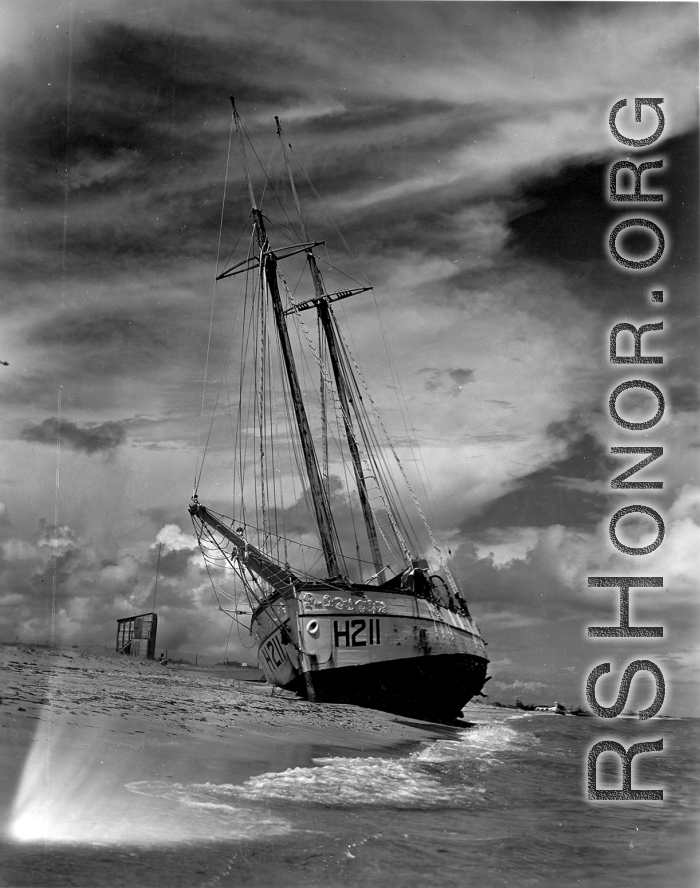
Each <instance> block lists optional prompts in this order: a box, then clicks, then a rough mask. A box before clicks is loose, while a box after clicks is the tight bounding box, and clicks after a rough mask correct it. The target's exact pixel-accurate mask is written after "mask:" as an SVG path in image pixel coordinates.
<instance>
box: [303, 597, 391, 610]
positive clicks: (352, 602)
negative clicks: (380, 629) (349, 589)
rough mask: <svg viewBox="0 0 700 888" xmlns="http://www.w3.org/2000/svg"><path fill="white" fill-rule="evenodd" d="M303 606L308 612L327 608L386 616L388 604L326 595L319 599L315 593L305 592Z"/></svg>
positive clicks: (365, 599)
mask: <svg viewBox="0 0 700 888" xmlns="http://www.w3.org/2000/svg"><path fill="white" fill-rule="evenodd" d="M301 601H302V604H303V605H304V607H305V608H307V609H308V610H314V609H316V608H320V607H325V608H333V609H335V610H345V611H348V612H352V611H355V612H356V613H359V614H385V613H386V604H385V603H384V602H383V601H371V600H370V599H369V598H356V599H355V598H340V597H339V596H336V597H335V598H331V596H330V595H324V596H323V598H321V599H318V598H317V597H316V596H315V595H314V594H313V593H311V592H305V593H304V595H302V597H301Z"/></svg>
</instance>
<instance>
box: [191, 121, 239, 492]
mask: <svg viewBox="0 0 700 888" xmlns="http://www.w3.org/2000/svg"><path fill="white" fill-rule="evenodd" d="M232 139H233V112H232V113H231V126H230V128H229V134H228V153H227V155H226V173H225V175H224V193H223V195H222V198H221V215H220V219H219V240H218V243H217V246H216V272H215V274H214V289H213V292H212V297H211V313H210V315H209V336H208V337H207V355H206V359H205V361H204V381H203V384H202V406H201V409H200V412H199V430H198V432H197V451H196V457H195V465H194V484H193V488H194V493H197V488H198V486H199V479H200V478H201V475H202V471H201V469H200V470H199V474H198V473H197V468H198V462H199V448H200V445H201V440H202V420H203V418H204V398H205V394H206V390H207V373H208V371H209V351H210V348H211V334H212V330H213V328H214V305H215V304H216V294H217V280H216V278H217V277H218V276H219V257H220V255H221V238H222V236H223V230H224V208H225V206H226V187H227V185H228V170H229V163H230V160H231V141H232ZM210 431H211V430H210ZM203 464H204V455H202V465H203Z"/></svg>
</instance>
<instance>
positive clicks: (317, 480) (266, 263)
mask: <svg viewBox="0 0 700 888" xmlns="http://www.w3.org/2000/svg"><path fill="white" fill-rule="evenodd" d="M231 105H232V106H233V119H234V123H235V125H236V132H237V133H238V139H239V144H240V149H241V157H242V159H243V169H244V172H245V177H246V182H247V184H248V195H249V197H250V203H251V207H252V214H253V221H254V224H255V232H256V236H257V240H258V247H259V249H260V269H261V271H262V272H263V274H264V276H265V281H266V284H267V289H268V291H269V293H270V299H271V300H272V309H273V312H274V317H275V324H276V326H277V332H278V334H279V339H280V347H281V350H282V358H283V361H284V367H285V370H286V373H287V379H288V381H289V389H290V394H291V399H292V404H293V406H294V415H295V418H296V422H297V428H298V429H299V437H300V439H301V449H302V452H303V455H304V463H305V465H306V472H307V475H308V478H309V486H310V489H311V499H312V502H313V504H314V512H315V514H316V523H317V524H318V530H319V536H320V538H321V548H322V549H323V555H324V558H325V562H326V570H327V571H328V576H329V577H338V576H341V569H340V562H339V557H338V552H337V548H336V544H335V539H336V534H335V528H334V526H333V519H332V517H331V513H330V508H329V503H328V498H327V496H326V494H325V491H324V488H323V483H322V481H321V475H320V473H319V469H318V462H317V459H316V450H315V448H314V443H313V439H312V437H311V429H310V428H309V421H308V418H307V416H306V410H305V408H304V402H303V399H302V394H301V386H300V385H299V377H298V375H297V370H296V365H295V363H294V355H293V353H292V345H291V342H290V339H289V331H288V330H287V322H286V320H285V313H284V307H283V305H282V299H281V297H280V292H279V286H278V284H277V257H276V256H275V254H274V253H273V252H272V249H271V247H270V242H269V240H268V238H267V233H266V231H265V222H264V219H263V215H262V213H261V211H260V209H259V208H258V206H257V204H256V202H255V195H254V193H253V185H252V182H251V178H250V173H249V171H248V164H247V161H246V156H245V145H244V143H243V132H242V130H241V127H240V125H239V117H238V112H237V111H236V105H235V102H234V100H233V97H232V98H231Z"/></svg>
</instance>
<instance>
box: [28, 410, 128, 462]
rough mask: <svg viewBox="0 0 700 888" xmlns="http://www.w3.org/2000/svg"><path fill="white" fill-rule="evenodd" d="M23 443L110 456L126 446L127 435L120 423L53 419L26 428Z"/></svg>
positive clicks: (53, 417)
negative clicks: (27, 442)
mask: <svg viewBox="0 0 700 888" xmlns="http://www.w3.org/2000/svg"><path fill="white" fill-rule="evenodd" d="M21 437H22V440H23V441H31V442H32V443H36V444H50V445H51V446H53V447H55V446H56V445H57V443H59V442H60V444H61V446H65V447H70V448H71V449H72V450H79V451H82V452H83V453H88V454H93V453H109V452H111V451H113V450H115V449H116V448H117V447H119V445H120V444H123V443H124V441H125V439H126V432H125V431H124V427H123V425H122V424H121V423H118V422H92V423H83V424H82V425H79V424H77V423H74V422H70V421H69V420H67V419H58V417H55V416H52V417H50V418H49V419H45V420H44V421H43V422H42V423H40V424H39V425H28V426H26V427H25V428H24V429H22V432H21Z"/></svg>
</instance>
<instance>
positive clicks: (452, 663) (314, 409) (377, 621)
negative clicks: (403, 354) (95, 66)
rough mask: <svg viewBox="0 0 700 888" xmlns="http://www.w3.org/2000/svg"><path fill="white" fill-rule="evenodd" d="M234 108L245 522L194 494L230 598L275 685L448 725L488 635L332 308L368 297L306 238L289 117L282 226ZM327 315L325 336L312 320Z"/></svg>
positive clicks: (237, 467) (234, 415) (236, 424)
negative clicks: (240, 212) (245, 204)
mask: <svg viewBox="0 0 700 888" xmlns="http://www.w3.org/2000/svg"><path fill="white" fill-rule="evenodd" d="M231 101H232V106H233V115H232V132H233V129H234V128H235V131H236V134H237V139H238V143H239V147H240V154H241V161H242V168H243V173H244V176H245V181H246V183H247V190H248V197H249V199H250V204H251V217H252V226H251V228H252V233H251V238H250V244H249V249H248V255H247V258H245V259H243V260H242V261H239V262H237V263H235V264H233V265H230V266H229V267H227V268H225V269H224V270H223V271H220V272H219V271H218V270H217V280H218V281H223V280H226V279H228V278H235V277H239V276H240V277H239V281H243V282H244V283H242V284H241V289H240V291H239V295H238V315H237V320H236V322H235V327H236V329H237V331H238V332H239V333H241V334H242V335H241V337H240V339H241V344H240V352H239V353H238V354H237V355H236V359H237V360H236V364H235V368H234V370H233V371H230V372H231V374H232V375H231V379H232V380H234V383H233V388H234V389H235V391H236V393H237V397H236V400H237V403H236V404H235V405H234V407H233V408H232V409H231V410H230V414H231V416H230V418H231V426H232V429H231V437H232V440H233V449H234V451H235V459H234V461H233V463H232V464H231V466H232V474H233V501H232V506H231V508H232V514H237V515H238V518H237V519H235V520H234V519H232V518H227V517H225V515H224V514H222V513H220V512H218V511H215V510H214V509H213V508H211V507H209V506H206V505H204V504H203V503H201V502H200V501H199V491H198V489H197V487H196V488H195V492H194V495H193V498H192V500H191V503H190V507H189V511H190V514H191V516H192V520H193V524H194V528H195V532H196V535H197V538H198V540H199V544H200V548H201V551H202V553H203V555H204V558H205V562H206V564H207V567H208V569H209V574H210V577H211V579H212V582H213V585H214V589H215V591H216V593H217V597H218V599H219V606H220V608H221V609H222V610H224V611H225V612H227V613H229V614H230V615H231V616H232V618H233V619H235V620H238V616H240V615H241V614H244V613H248V614H249V616H250V632H251V633H252V635H253V636H254V637H255V639H256V641H257V646H258V656H259V662H260V665H261V667H262V669H263V671H264V673H265V676H266V678H267V680H268V681H269V682H270V683H272V684H274V685H277V686H278V687H281V688H286V689H290V690H293V691H295V692H296V693H298V694H299V695H301V696H302V697H305V698H307V699H308V700H311V701H316V702H333V703H352V704H358V705H360V706H368V707H373V708H376V709H381V710H385V711H388V712H392V713H397V714H403V715H408V716H413V717H418V718H427V719H433V720H441V721H445V720H452V719H454V718H455V717H456V716H458V715H459V714H460V712H461V710H462V708H463V707H464V705H465V704H466V703H467V702H468V701H469V700H470V699H471V698H472V697H473V696H475V695H478V694H480V693H481V689H482V687H483V685H484V682H485V681H486V680H487V679H486V668H487V665H488V660H487V657H486V651H485V642H484V641H483V639H482V637H481V635H480V633H479V630H478V628H477V626H476V624H475V623H474V620H473V619H472V617H471V615H470V613H469V610H468V608H467V604H466V601H465V599H464V596H463V595H462V592H461V590H460V588H459V586H458V584H457V582H456V580H455V578H454V577H453V575H452V574H451V572H450V570H449V567H448V565H447V562H446V559H445V557H444V556H443V553H442V550H441V548H440V547H439V546H438V544H437V541H436V539H435V537H434V535H433V533H432V531H431V529H430V527H429V526H428V522H427V520H426V519H425V515H424V513H423V510H422V508H421V506H420V504H419V501H418V499H417V497H416V494H415V492H414V490H413V487H412V486H411V484H410V482H409V479H408V476H407V474H406V472H405V471H404V468H403V466H402V463H401V460H400V458H399V456H398V453H397V449H396V447H395V446H394V445H393V444H392V442H391V440H390V439H389V438H388V436H387V435H386V432H385V428H384V425H383V422H382V420H381V418H380V416H379V413H378V411H377V409H376V406H375V402H374V400H373V399H372V396H371V395H370V392H369V389H368V388H367V386H366V384H365V381H364V377H363V376H362V373H361V371H360V368H359V366H358V364H357V362H356V361H355V358H354V356H353V354H352V352H351V350H350V346H349V344H348V341H347V340H346V338H345V336H344V334H343V332H342V330H341V327H340V326H339V324H338V322H337V319H336V313H335V312H334V305H335V303H336V302H338V301H339V300H343V299H346V298H348V297H350V296H353V295H357V294H360V293H363V292H366V291H368V290H371V289H372V288H371V287H370V286H369V285H366V284H363V283H361V282H359V281H356V280H351V281H350V283H351V284H355V286H346V287H345V288H344V289H343V288H339V289H334V290H331V291H329V290H330V288H327V285H326V278H327V277H328V276H332V274H333V273H334V271H335V270H334V266H333V265H331V263H330V261H328V262H326V263H325V266H324V260H322V259H321V258H320V257H319V251H318V248H319V247H321V246H322V245H323V244H324V242H323V241H314V240H312V239H311V238H310V237H309V234H308V231H307V225H306V223H305V219H304V216H303V214H302V209H301V204H300V201H299V195H298V192H297V188H296V185H295V181H294V175H293V171H292V163H291V159H290V151H291V146H290V145H288V144H287V143H286V142H285V140H284V137H283V134H282V129H281V126H280V123H279V120H278V119H277V118H276V121H277V133H276V142H275V144H276V148H275V150H276V151H277V153H278V157H279V164H280V167H281V169H282V170H283V172H284V178H285V180H286V181H285V184H284V186H283V187H284V188H285V195H286V197H287V199H286V200H283V199H282V198H281V196H280V193H279V190H280V189H279V186H278V185H276V184H275V182H273V179H272V176H271V175H270V173H269V168H268V170H267V171H266V170H265V169H264V168H263V172H264V175H265V189H266V191H265V193H266V194H269V195H272V196H271V197H270V198H269V199H268V200H269V202H272V203H274V202H275V201H277V204H278V206H276V209H277V211H278V214H279V215H280V216H281V217H282V222H281V223H279V222H274V221H273V219H272V215H268V212H267V208H266V210H265V211H263V207H262V202H261V203H260V204H259V203H258V202H256V198H255V194H254V188H253V180H252V178H251V174H250V170H249V166H248V161H247V156H248V154H249V153H250V152H251V151H254V152H255V154H256V156H257V155H259V154H260V151H259V150H258V149H257V148H256V147H255V145H254V144H253V142H252V141H251V139H250V136H249V134H248V131H247V129H246V127H245V126H244V124H243V122H242V120H241V118H240V117H239V115H238V112H237V110H236V107H235V103H234V102H233V99H232V100H231ZM246 140H248V145H249V148H248V151H246ZM229 144H230V143H229ZM302 172H303V170H302ZM312 187H313V186H312ZM292 205H293V209H292V210H291V213H292V215H293V216H294V217H295V218H294V221H292V219H290V217H289V215H288V214H287V209H288V208H291V207H292ZM250 222H251V219H249V223H248V224H249V225H250ZM273 228H274V230H275V235H274V237H273V236H271V235H270V233H269V231H270V230H271V229H273ZM273 240H274V243H273ZM293 257H294V258H293ZM285 260H291V261H292V262H294V261H296V263H297V265H298V266H299V267H301V266H302V263H303V269H304V270H305V272H306V276H307V277H308V278H309V279H310V283H311V286H312V288H313V289H312V291H311V292H309V293H308V296H307V298H305V299H301V300H299V299H297V298H295V291H294V292H293V291H292V289H291V288H290V286H289V284H288V283H287V279H288V278H289V274H286V275H285V273H283V272H282V270H281V263H283V262H284V261H285ZM300 279H301V275H300ZM307 312H308V314H307ZM314 315H315V321H316V331H315V332H316V339H314V337H313V335H312V330H310V329H309V327H310V326H311V325H309V326H307V323H306V321H305V317H306V318H309V317H313V316H314ZM292 334H295V335H296V339H295V340H294V342H293V335H292ZM300 346H308V349H309V352H310V354H311V360H310V364H309V363H305V362H304V359H300V358H299V357H298V353H299V351H300ZM300 367H301V371H302V373H303V374H304V375H303V379H302V373H300ZM309 367H312V368H313V369H314V371H315V373H316V374H317V378H316V382H317V383H318V391H317V392H316V394H315V396H314V397H313V398H312V396H311V395H310V394H309V388H310V384H309V377H310V375H311V372H310V370H309ZM277 374H279V375H277ZM249 383H250V385H249V387H248V384H249ZM230 407H231V405H230V403H229V408H230ZM285 460H286V461H287V462H288V463H289V466H290V470H289V471H287V470H286V469H284V468H283V463H285ZM292 469H296V470H297V471H298V478H299V480H297V481H296V486H295V482H293V480H291V479H292V476H293V472H292V471H291V470H292ZM200 477H201V472H200ZM305 508H306V509H308V511H307V512H306V518H303V517H302V518H300V517H299V510H300V509H301V510H302V511H303V509H305ZM411 511H413V512H415V514H416V516H417V517H418V519H419V521H418V525H419V531H416V529H415V528H414V526H413V523H415V522H412V521H411V518H410V512H411ZM431 543H432V547H431ZM422 547H427V548H429V549H430V548H432V554H431V555H430V557H426V555H425V553H424V552H423V551H422ZM350 553H352V554H350ZM222 601H223V602H224V603H223V604H222ZM242 604H243V605H244V606H245V605H247V610H240V609H239V608H241V606H242ZM237 615H238V616H237Z"/></svg>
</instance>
